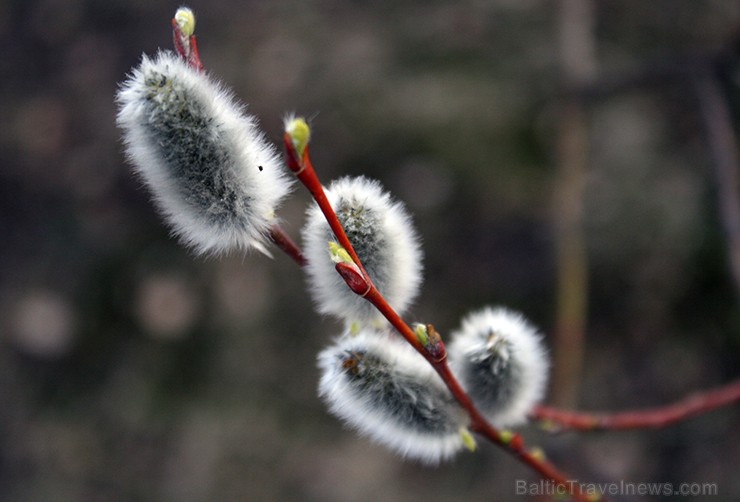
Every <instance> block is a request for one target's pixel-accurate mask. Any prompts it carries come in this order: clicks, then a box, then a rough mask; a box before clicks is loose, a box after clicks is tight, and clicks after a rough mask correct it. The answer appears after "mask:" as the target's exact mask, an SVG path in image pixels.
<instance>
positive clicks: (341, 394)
mask: <svg viewBox="0 0 740 502" xmlns="http://www.w3.org/2000/svg"><path fill="white" fill-rule="evenodd" d="M318 365H319V369H320V370H321V380H320V382H319V395H320V396H321V398H322V399H323V400H324V401H325V402H326V404H327V405H328V407H329V410H330V411H331V412H332V413H333V414H334V415H336V416H338V417H339V418H341V419H342V420H344V421H345V422H346V423H347V424H348V425H350V426H351V427H353V428H354V429H357V430H358V431H359V432H360V433H361V434H363V435H366V436H369V437H370V438H371V439H372V440H374V441H376V442H378V443H380V444H383V445H385V446H386V447H388V448H390V449H391V450H393V451H395V452H397V453H399V454H401V455H403V456H405V457H410V458H414V459H418V460H420V461H422V462H425V463H429V464H436V463H438V462H439V461H440V460H444V459H448V458H450V457H452V456H453V455H454V454H456V453H457V452H458V451H460V450H461V449H462V448H463V447H464V443H463V438H462V435H461V432H460V430H461V429H462V428H464V427H465V425H466V420H467V416H466V415H465V413H464V412H463V411H462V409H461V408H460V407H459V406H458V405H457V402H456V401H454V399H453V398H452V395H451V394H450V392H449V391H448V390H447V388H446V387H445V386H444V383H443V382H442V379H441V378H440V377H439V376H438V375H437V373H435V371H434V370H433V369H432V367H431V366H429V364H428V363H427V362H426V361H425V360H424V358H422V357H421V356H420V355H419V354H418V353H416V352H415V351H414V350H413V349H412V348H411V347H410V346H408V345H407V344H406V343H405V342H403V341H402V340H400V338H398V337H392V336H390V335H388V334H381V333H378V332H375V331H371V330H363V331H361V332H360V333H359V334H357V335H354V336H344V337H341V338H340V339H338V340H337V341H336V342H335V343H334V345H332V346H330V347H328V348H327V349H325V350H324V351H323V352H321V353H320V354H319V356H318Z"/></svg>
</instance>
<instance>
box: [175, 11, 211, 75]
mask: <svg viewBox="0 0 740 502" xmlns="http://www.w3.org/2000/svg"><path fill="white" fill-rule="evenodd" d="M172 43H173V45H174V46H175V52H177V54H178V55H179V56H180V57H181V58H183V59H184V60H185V61H187V62H188V64H189V65H190V66H191V67H192V68H194V69H195V70H198V71H203V63H201V61H200V55H199V54H198V44H197V42H196V41H195V35H190V36H187V35H184V34H183V32H182V30H181V29H180V25H179V24H178V23H177V20H176V19H175V18H174V17H173V18H172Z"/></svg>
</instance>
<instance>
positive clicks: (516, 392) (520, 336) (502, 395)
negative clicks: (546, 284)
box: [447, 308, 549, 427]
mask: <svg viewBox="0 0 740 502" xmlns="http://www.w3.org/2000/svg"><path fill="white" fill-rule="evenodd" d="M447 351H448V358H449V361H450V366H451V368H452V370H453V372H454V373H455V375H456V376H457V378H458V379H459V380H460V383H461V385H462V386H463V388H464V389H465V391H466V392H467V393H468V395H469V396H470V398H471V399H472V400H473V402H474V403H475V405H476V406H477V407H478V409H479V410H480V411H481V412H482V413H483V414H484V415H485V416H486V418H487V419H488V420H490V421H491V423H492V424H493V425H495V426H497V427H512V426H516V425H520V424H522V423H524V422H526V420H527V414H528V413H529V411H530V410H531V409H532V407H533V406H534V405H535V404H536V403H537V402H538V401H539V400H540V399H542V397H543V395H544V392H545V387H546V385H547V376H548V369H549V361H548V357H547V353H546V350H545V348H544V347H543V343H542V338H541V336H540V335H539V334H538V333H537V330H536V329H535V328H534V327H533V326H532V325H531V324H529V322H527V321H526V319H524V317H523V316H521V315H520V314H518V313H515V312H512V311H510V310H507V309H504V308H485V309H483V310H480V311H478V312H474V313H472V314H470V315H468V316H467V317H466V318H465V319H463V322H462V326H461V327H460V329H459V330H457V331H456V332H453V333H452V334H451V342H450V344H449V345H448V347H447Z"/></svg>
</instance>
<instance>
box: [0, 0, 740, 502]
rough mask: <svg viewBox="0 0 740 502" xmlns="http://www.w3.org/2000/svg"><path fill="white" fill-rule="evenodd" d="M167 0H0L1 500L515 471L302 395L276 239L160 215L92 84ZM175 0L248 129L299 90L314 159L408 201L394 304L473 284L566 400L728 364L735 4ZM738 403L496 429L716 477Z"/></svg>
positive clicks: (660, 478)
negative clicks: (426, 462) (219, 252)
mask: <svg viewBox="0 0 740 502" xmlns="http://www.w3.org/2000/svg"><path fill="white" fill-rule="evenodd" d="M178 6H179V3H178V2H169V1H162V0H108V1H94V0H2V1H0V43H1V46H2V57H0V76H1V77H2V78H0V91H1V92H0V109H1V110H2V111H3V113H4V115H3V120H2V121H0V239H1V244H0V500H3V501H5V500H7V501H49V500H54V501H81V500H85V501H108V500H111V501H113V500H115V501H119V500H120V501H123V500H132V501H133V500H136V501H139V500H182V501H206V500H309V501H370V500H383V501H399V502H401V501H410V500H425V501H428V502H432V501H444V500H469V501H483V500H486V501H488V500H511V499H514V498H515V495H514V491H515V480H517V479H525V480H529V481H535V480H536V479H537V478H536V477H535V476H534V475H533V474H532V473H531V472H530V471H529V470H528V469H526V468H525V467H523V466H522V465H520V464H519V463H517V462H516V460H515V459H513V458H512V457H510V456H508V455H506V454H505V453H503V452H501V451H499V450H498V449H497V448H495V447H493V446H492V445H489V444H486V443H484V442H481V444H480V445H479V446H480V448H479V451H478V452H476V453H475V454H462V455H460V456H459V457H458V458H457V459H456V460H455V461H453V462H451V463H448V464H444V465H442V466H441V467H439V468H428V467H422V466H419V465H416V464H415V463H413V462H404V461H402V460H400V459H399V458H397V457H396V456H394V455H392V454H390V453H388V452H387V451H385V450H384V449H383V448H381V447H378V446H375V445H372V444H371V443H369V442H368V441H367V440H365V439H363V438H360V437H358V436H357V435H356V434H354V433H353V432H351V431H347V430H346V429H344V428H343V427H342V425H341V424H340V423H339V422H338V421H337V420H336V419H334V418H333V417H332V416H330V415H329V414H328V413H327V412H326V411H325V409H324V407H323V405H322V404H321V402H320V401H319V400H318V398H317V397H316V390H315V389H316V383H317V379H318V374H317V373H318V372H317V370H316V368H315V355H316V353H317V352H318V351H319V350H321V348H322V347H323V346H324V345H325V344H327V343H328V342H329V340H330V339H331V337H332V336H334V335H335V334H337V332H338V329H339V326H338V324H337V323H335V322H334V321H332V320H330V319H322V318H321V317H320V316H318V315H316V314H315V313H313V310H312V305H311V302H310V300H309V298H308V297H307V295H306V293H305V290H304V288H305V281H304V277H303V274H302V272H301V271H300V270H299V269H298V268H297V267H296V266H295V265H294V264H293V262H291V261H290V260H289V259H287V258H286V257H284V256H282V255H280V254H276V256H275V258H274V259H272V260H270V259H267V258H265V257H263V256H257V255H249V256H241V255H231V256H225V257H220V258H209V259H206V258H200V257H196V256H194V255H193V254H192V253H190V252H188V251H187V250H185V249H183V248H182V247H181V246H180V245H179V244H178V243H177V242H176V241H175V240H173V239H172V238H171V237H170V236H169V235H168V230H167V228H165V226H164V225H163V223H162V220H161V218H160V217H159V216H158V215H157V213H156V210H155V208H154V207H153V205H152V203H151V200H150V196H149V194H148V193H147V191H146V190H145V188H144V187H143V186H142V184H141V182H140V181H139V180H138V179H136V178H135V177H133V176H132V174H131V169H130V166H129V165H127V163H126V162H125V160H124V158H123V155H122V147H121V143H120V138H119V132H118V131H117V129H116V126H115V113H116V107H115V104H114V95H115V92H116V88H117V83H118V82H120V81H122V80H123V79H124V78H125V75H126V74H127V72H128V71H129V70H130V68H131V67H132V66H134V65H136V64H137V63H138V61H139V59H140V56H141V54H142V53H148V54H151V53H154V52H155V51H156V50H157V49H158V48H159V47H162V48H169V47H170V46H171V33H170V24H169V23H170V18H171V17H172V15H173V14H174V11H175V9H176V8H177V7H178ZM190 6H191V7H192V8H193V9H194V10H195V12H196V14H197V16H198V25H197V29H196V33H197V35H198V42H199V47H200V52H201V58H202V60H203V62H204V64H205V66H206V68H207V69H208V70H209V71H210V72H212V73H213V74H214V75H217V76H218V77H219V78H221V79H222V80H223V81H224V82H226V83H227V84H228V85H229V86H231V87H233V89H234V91H235V93H236V94H237V95H238V96H239V97H240V98H241V99H242V100H243V101H244V102H246V103H248V104H249V110H250V111H251V112H252V113H254V114H256V115H257V116H258V117H259V118H260V120H261V123H262V125H263V127H264V129H265V131H266V132H267V134H268V136H269V137H270V138H271V139H272V140H274V141H275V142H277V141H279V139H280V135H281V129H282V125H281V121H282V117H283V116H284V114H285V113H286V112H297V113H299V114H303V115H306V116H308V117H312V125H313V132H314V136H313V142H312V158H313V160H314V165H315V166H316V167H317V170H318V171H319V174H320V176H321V177H322V179H323V180H324V181H325V182H328V181H329V180H330V179H333V178H336V177H339V176H342V175H360V174H365V175H368V176H372V177H375V178H378V179H379V180H381V182H382V183H383V184H384V185H385V186H386V187H387V188H388V189H389V190H390V191H391V192H392V193H394V194H395V196H396V197H398V198H399V199H401V200H403V201H405V202H406V204H407V205H408V208H409V209H410V211H411V212H412V213H413V214H414V218H415V223H416V225H417V226H418V229H419V233H420V234H421V236H422V237H423V243H424V249H425V252H426V258H425V284H424V287H423V292H422V293H421V295H420V298H419V299H418V301H417V302H416V305H415V307H414V308H412V312H411V314H410V315H408V316H407V317H408V320H409V321H424V322H432V323H434V324H435V326H436V327H437V329H438V330H439V331H440V332H441V333H443V335H444V333H448V332H449V331H450V330H452V329H454V328H455V327H456V326H457V325H458V323H459V319H460V318H461V317H462V316H463V315H465V314H466V313H467V312H469V311H470V310H473V309H476V308H479V307H482V306H484V305H488V304H503V305H506V306H509V307H511V308H513V309H516V310H520V311H522V312H523V313H525V314H526V315H527V316H528V317H529V318H530V319H531V320H532V321H533V322H534V323H535V324H536V325H538V326H540V327H541V329H542V331H543V333H545V334H546V336H547V341H548V345H549V346H550V347H552V351H553V356H554V358H555V361H556V363H555V370H554V373H553V379H554V383H553V389H552V392H551V395H550V398H549V400H550V402H551V403H555V404H559V405H562V406H567V407H576V408H580V409H586V410H620V409H629V408H639V407H646V406H650V405H657V404H665V403H669V402H672V401H674V400H677V399H679V398H681V397H683V396H684V395H686V394H688V393H691V392H693V391H696V390H700V389H705V388H710V387H713V386H717V385H720V384H722V383H725V382H729V381H731V380H732V379H734V378H737V377H738V374H739V373H740V371H738V367H739V365H738V361H739V360H740V309H739V308H738V306H739V305H740V290H739V289H738V284H740V269H739V268H738V267H739V266H740V264H738V263H737V260H738V257H740V254H738V253H740V251H738V250H740V248H739V247H738V246H739V245H740V244H739V243H738V242H737V240H738V235H737V234H738V233H739V229H738V228H737V221H735V222H734V223H733V220H732V218H733V214H735V213H733V211H736V210H737V193H738V189H739V188H738V186H737V165H736V164H737V162H736V160H737V159H736V158H735V159H734V161H733V155H734V154H736V152H735V151H734V149H735V148H736V146H735V136H733V134H734V133H733V131H732V126H733V124H737V120H738V112H740V64H739V63H740V54H739V53H738V52H737V48H738V45H737V41H738V38H737V37H738V34H739V33H740V31H738V28H740V4H739V3H737V2H730V1H727V0H654V1H651V2H644V1H639V0H618V1H617V0H594V1H592V2H591V1H588V0H562V1H548V0H488V1H485V0H465V1H457V2H452V1H446V2H445V1H431V2H423V1H404V0H395V1H389V2H359V1H344V2H342V1H338V0H324V1H300V2H299V1H272V2H257V1H235V0H209V1H207V2H206V1H195V0H194V1H192V2H191V3H190ZM733 173H734V174H733ZM733 176H735V177H734V178H733ZM733 179H734V181H733ZM308 204H309V199H308V197H306V195H305V193H303V192H302V191H301V190H296V193H295V195H294V196H293V197H292V198H291V200H290V201H289V202H288V203H287V204H286V205H285V206H284V208H283V209H282V211H281V213H280V216H281V217H282V218H283V220H284V222H285V225H284V226H285V228H286V230H287V231H288V232H289V233H290V234H291V235H293V236H295V238H296V239H297V238H298V235H299V231H300V227H301V224H302V220H303V213H304V211H305V208H306V207H307V205H308ZM733 208H734V209H733ZM733 232H734V241H733V238H732V234H733ZM733 249H734V251H733ZM733 253H734V255H735V257H736V263H735V268H734V269H733V265H732V260H731V257H732V256H733ZM733 270H734V272H733ZM739 418H740V410H738V407H737V406H735V407H730V408H725V409H722V410H718V411H715V412H713V413H710V414H707V415H704V416H701V417H698V418H694V419H692V420H689V421H686V422H683V423H681V424H678V425H675V426H673V427H670V428H667V429H664V430H660V431H639V432H623V433H601V434H574V433H566V434H561V435H557V436H549V435H546V434H544V433H542V432H540V431H538V430H537V428H536V427H530V428H527V429H525V430H524V431H523V433H524V436H525V438H526V440H527V441H528V442H530V443H532V444H537V445H540V446H542V447H543V448H544V449H545V450H546V451H547V454H548V456H549V457H550V458H551V459H552V460H553V461H554V462H555V463H556V464H557V465H559V466H560V467H561V468H562V469H564V470H565V471H566V472H567V473H569V474H570V475H571V476H572V477H573V478H575V479H579V480H589V481H601V482H604V481H619V480H624V481H627V482H673V483H676V484H678V483H681V482H702V483H704V482H709V483H716V484H717V485H718V489H719V495H718V496H717V497H713V498H712V500H728V501H729V500H738V499H740V478H738V477H737V472H738V465H740V427H738V423H740V420H739ZM615 498H617V499H619V497H615Z"/></svg>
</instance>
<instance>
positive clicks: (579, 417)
mask: <svg viewBox="0 0 740 502" xmlns="http://www.w3.org/2000/svg"><path fill="white" fill-rule="evenodd" d="M736 402H740V380H737V381H734V382H731V383H729V384H727V385H724V386H722V387H718V388H716V389H712V390H709V391H704V392H697V393H695V394H691V395H690V396H688V397H686V398H684V399H682V400H680V401H678V402H676V403H673V404H670V405H667V406H661V407H658V408H651V409H646V410H634V411H623V412H620V413H611V414H610V413H583V412H575V411H564V410H558V409H555V408H550V407H547V406H536V407H535V408H534V409H533V410H532V412H531V413H530V417H531V418H532V419H533V420H537V421H539V422H541V423H542V424H544V426H545V428H546V429H548V430H552V431H555V432H559V431H566V430H576V431H587V432H588V431H603V430H610V431H619V430H622V431H623V430H633V429H660V428H662V427H667V426H669V425H672V424H674V423H676V422H680V421H682V420H687V419H689V418H691V417H694V416H696V415H700V414H702V413H706V412H709V411H712V410H715V409H717V408H720V407H722V406H727V405H729V404H732V403H736Z"/></svg>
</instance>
